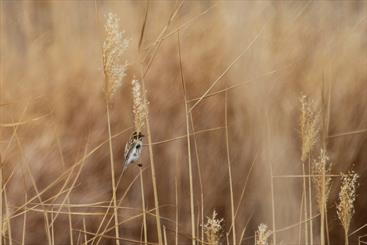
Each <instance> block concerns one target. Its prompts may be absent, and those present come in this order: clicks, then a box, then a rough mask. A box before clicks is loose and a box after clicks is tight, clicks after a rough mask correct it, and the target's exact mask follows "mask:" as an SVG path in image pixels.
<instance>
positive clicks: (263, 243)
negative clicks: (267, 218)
mask: <svg viewBox="0 0 367 245" xmlns="http://www.w3.org/2000/svg"><path fill="white" fill-rule="evenodd" d="M270 236H271V231H270V230H268V226H267V225H265V224H260V225H259V228H258V230H257V231H256V233H255V240H256V245H268V238H269V237H270Z"/></svg>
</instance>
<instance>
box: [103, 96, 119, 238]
mask: <svg viewBox="0 0 367 245" xmlns="http://www.w3.org/2000/svg"><path fill="white" fill-rule="evenodd" d="M106 115H107V127H108V144H109V149H110V163H111V180H112V181H111V183H112V199H113V213H114V219H115V236H116V244H117V245H120V240H119V238H120V235H119V221H118V216H117V202H116V181H115V167H114V161H113V151H112V133H111V121H110V109H109V104H108V102H107V101H106Z"/></svg>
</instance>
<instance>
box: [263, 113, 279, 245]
mask: <svg viewBox="0 0 367 245" xmlns="http://www.w3.org/2000/svg"><path fill="white" fill-rule="evenodd" d="M266 124H267V137H266V139H267V142H266V143H267V144H266V147H267V148H268V150H269V146H270V123H269V115H268V111H266ZM266 161H267V162H268V164H269V165H270V190H271V211H272V226H273V227H272V230H273V233H272V234H273V244H274V245H276V244H277V236H276V234H277V233H276V232H275V231H276V226H275V196H274V177H273V176H274V175H273V164H272V162H270V158H269V153H268V155H267V159H266Z"/></svg>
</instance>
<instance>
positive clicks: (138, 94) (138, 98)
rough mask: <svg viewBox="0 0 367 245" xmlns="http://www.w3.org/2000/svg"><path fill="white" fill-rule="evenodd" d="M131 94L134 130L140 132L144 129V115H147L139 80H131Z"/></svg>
mask: <svg viewBox="0 0 367 245" xmlns="http://www.w3.org/2000/svg"><path fill="white" fill-rule="evenodd" d="M131 85H132V94H133V114H134V126H135V131H136V132H142V130H143V129H144V125H145V124H144V122H145V117H146V116H147V107H146V103H145V102H144V96H143V91H142V87H141V84H140V82H139V80H136V79H134V80H132V82H131Z"/></svg>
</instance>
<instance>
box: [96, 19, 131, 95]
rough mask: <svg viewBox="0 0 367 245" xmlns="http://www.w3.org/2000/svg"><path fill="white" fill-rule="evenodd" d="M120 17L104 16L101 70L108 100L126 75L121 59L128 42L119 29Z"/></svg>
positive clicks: (124, 64) (124, 63) (124, 62)
mask: <svg viewBox="0 0 367 245" xmlns="http://www.w3.org/2000/svg"><path fill="white" fill-rule="evenodd" d="M119 21H120V19H119V18H118V17H117V16H116V15H115V14H112V13H109V14H108V15H107V16H106V24H105V31H106V39H105V41H104V43H103V57H102V58H103V71H104V75H105V91H104V92H105V97H106V100H107V101H110V99H111V97H112V96H113V95H114V94H115V92H116V90H117V89H118V88H119V87H121V85H122V79H123V78H124V77H125V75H126V69H127V64H126V61H123V60H122V56H123V54H124V53H125V51H126V49H127V47H128V45H129V42H128V40H127V39H125V38H124V35H123V34H124V33H123V32H121V31H120V27H119Z"/></svg>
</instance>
